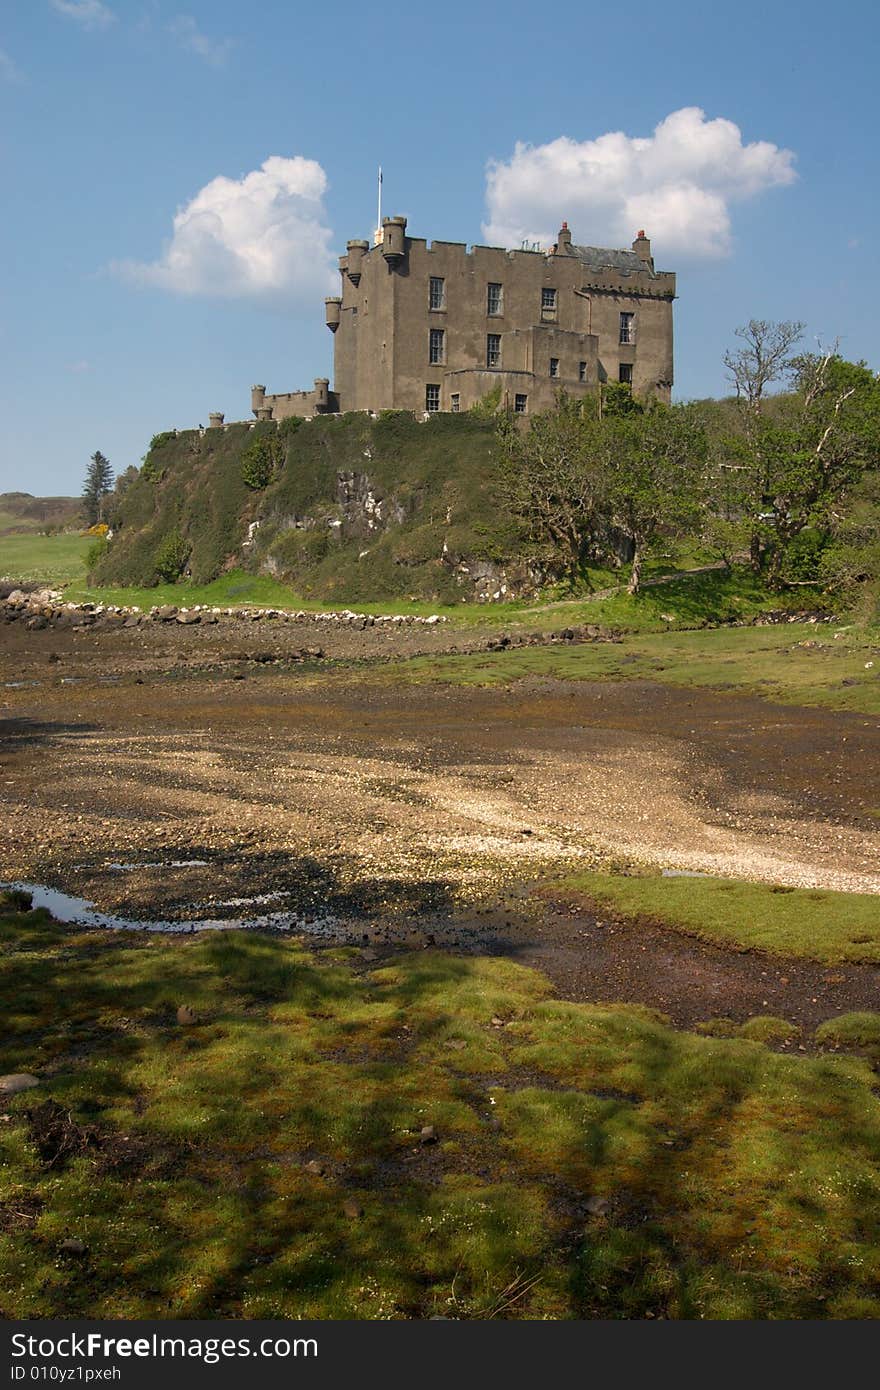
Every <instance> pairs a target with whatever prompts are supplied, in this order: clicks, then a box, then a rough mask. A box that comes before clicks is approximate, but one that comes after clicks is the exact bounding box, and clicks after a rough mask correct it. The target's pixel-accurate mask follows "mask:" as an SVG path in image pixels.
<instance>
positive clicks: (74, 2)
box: [50, 0, 116, 29]
mask: <svg viewBox="0 0 880 1390" xmlns="http://www.w3.org/2000/svg"><path fill="white" fill-rule="evenodd" d="M50 4H51V6H52V9H53V10H57V12H58V14H63V15H64V17H65V19H75V20H76V22H77V24H81V25H82V26H83V28H84V29H106V27H107V25H108V24H112V23H113V21H114V20H115V18H116V15H115V14H114V13H113V11H112V10H111V9H110V8H109V7H108V6H107V5H104V4H102V0H50Z"/></svg>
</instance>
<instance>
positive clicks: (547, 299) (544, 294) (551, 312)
mask: <svg viewBox="0 0 880 1390" xmlns="http://www.w3.org/2000/svg"><path fill="white" fill-rule="evenodd" d="M541 318H542V319H544V320H547V319H555V318H556V291H555V290H551V289H548V288H547V286H546V285H545V286H544V288H543V289H542V291H541Z"/></svg>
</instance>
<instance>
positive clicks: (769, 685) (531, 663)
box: [387, 623, 880, 714]
mask: <svg viewBox="0 0 880 1390" xmlns="http://www.w3.org/2000/svg"><path fill="white" fill-rule="evenodd" d="M804 643H810V644H812V645H810V646H805V645H803V644H804ZM869 661H870V662H873V665H872V666H871V667H870V668H868V669H866V663H867V662H869ZM387 675H388V678H389V679H392V680H394V681H408V682H421V681H441V682H447V683H450V684H454V685H507V684H510V683H512V682H514V681H518V680H524V679H527V678H531V679H535V678H553V679H558V680H587V681H595V680H652V681H660V682H661V683H662V684H666V685H678V686H687V687H693V686H704V687H714V688H716V689H723V690H736V691H738V692H741V693H749V694H755V695H761V696H763V697H764V698H765V699H770V700H777V701H781V702H783V703H788V704H802V705H822V706H826V707H828V708H830V709H842V710H854V711H861V712H863V713H865V714H880V632H878V631H877V630H876V629H861V630H857V629H854V628H850V629H848V630H847V631H846V632H844V633H843V636H842V637H840V638H839V639H837V640H835V639H834V629H833V628H830V627H828V626H824V625H823V626H819V625H813V624H809V623H784V624H781V625H773V626H767V627H756V628H754V627H745V628H718V629H713V630H702V631H691V632H667V633H652V632H646V633H634V634H630V635H629V636H627V637H625V638H624V639H623V640H622V641H621V642H615V643H595V644H586V645H578V646H570V647H569V646H559V647H536V648H512V649H510V650H508V651H503V652H492V653H477V654H475V655H468V656H441V657H431V656H424V657H416V658H414V659H413V660H411V661H408V662H406V663H403V662H401V663H399V664H395V665H394V666H392V667H389V668H388V671H387Z"/></svg>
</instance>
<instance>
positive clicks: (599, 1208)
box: [587, 1197, 611, 1216]
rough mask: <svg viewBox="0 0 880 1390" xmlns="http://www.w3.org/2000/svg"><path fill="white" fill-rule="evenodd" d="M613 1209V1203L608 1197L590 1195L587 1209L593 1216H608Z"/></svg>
mask: <svg viewBox="0 0 880 1390" xmlns="http://www.w3.org/2000/svg"><path fill="white" fill-rule="evenodd" d="M610 1210H611V1203H610V1202H609V1200H608V1198H607V1197H588V1198H587V1211H588V1212H589V1213H590V1215H591V1216H607V1215H608V1213H609V1212H610Z"/></svg>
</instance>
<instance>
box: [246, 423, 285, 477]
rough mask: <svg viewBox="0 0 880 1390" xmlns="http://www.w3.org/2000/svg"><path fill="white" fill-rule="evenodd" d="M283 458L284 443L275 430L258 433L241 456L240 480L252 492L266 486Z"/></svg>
mask: <svg viewBox="0 0 880 1390" xmlns="http://www.w3.org/2000/svg"><path fill="white" fill-rule="evenodd" d="M283 459H284V444H283V443H282V441H281V440H280V439H279V437H278V434H277V432H276V431H275V430H274V429H273V431H272V433H271V434H259V435H258V436H257V438H256V439H254V440H253V442H252V443H250V444H249V445H248V447H247V448H246V449H245V451H244V453H243V454H242V456H241V476H242V481H243V482H245V483H246V484H247V486H248V487H249V488H251V489H253V491H254V492H258V491H260V489H261V488H264V487H268V485H269V483H270V482H271V481H272V478H273V476H274V474H275V472H276V470H277V469H278V468H280V466H281V463H282V462H283Z"/></svg>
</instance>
